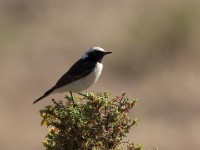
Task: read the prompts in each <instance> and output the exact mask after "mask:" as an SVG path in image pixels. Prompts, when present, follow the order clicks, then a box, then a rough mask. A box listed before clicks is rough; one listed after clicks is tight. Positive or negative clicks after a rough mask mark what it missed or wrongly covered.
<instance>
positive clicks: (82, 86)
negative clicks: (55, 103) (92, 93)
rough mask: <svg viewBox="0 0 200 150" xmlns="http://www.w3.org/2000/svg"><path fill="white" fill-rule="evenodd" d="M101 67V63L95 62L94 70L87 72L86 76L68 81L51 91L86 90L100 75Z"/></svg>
mask: <svg viewBox="0 0 200 150" xmlns="http://www.w3.org/2000/svg"><path fill="white" fill-rule="evenodd" d="M102 69H103V64H102V63H99V62H97V64H96V67H95V68H94V70H93V71H92V72H91V73H90V74H88V75H87V76H86V77H84V78H82V79H79V80H77V81H74V82H72V83H69V84H67V85H65V86H63V87H61V88H58V89H56V90H55V91H54V92H53V93H63V92H70V91H71V92H76V93H78V92H81V91H83V90H86V89H87V88H89V87H90V86H92V85H93V84H94V83H96V82H97V80H98V78H99V76H100V75H101V71H102Z"/></svg>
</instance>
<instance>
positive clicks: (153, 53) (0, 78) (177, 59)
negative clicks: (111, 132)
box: [0, 0, 200, 150]
mask: <svg viewBox="0 0 200 150" xmlns="http://www.w3.org/2000/svg"><path fill="white" fill-rule="evenodd" d="M199 8H200V1H198V0H163V1H160V0H151V1H148V0H126V1H121V0H115V1H106V0H101V1H92V0H84V1H77V0H73V1H72V0H67V1H66V0H65V1H64V0H60V1H55V0H48V1H47V0H42V1H41V0H34V1H31V0H9V1H8V0H0V70H1V72H0V114H1V123H0V133H1V134H0V149H1V150H27V149H28V150H35V149H43V147H42V143H41V142H42V141H43V140H44V139H45V135H46V134H47V131H46V129H45V127H41V126H40V121H41V117H40V115H39V110H40V109H42V108H43V107H44V106H45V105H48V104H51V101H50V100H51V98H58V99H63V97H64V95H63V94H57V95H56V94H55V95H51V96H49V97H48V98H46V99H45V100H43V101H41V102H39V103H37V104H36V105H32V102H33V101H34V100H35V99H36V98H38V97H39V96H41V95H42V94H43V93H44V92H45V91H46V90H48V89H49V88H50V87H51V86H53V85H54V84H55V82H56V81H57V80H58V79H59V78H60V77H61V75H62V74H63V73H65V71H66V70H68V68H69V67H70V66H71V65H72V64H73V63H74V62H75V61H76V60H77V59H79V58H80V57H81V56H82V55H83V53H84V52H85V51H86V50H87V49H88V48H90V47H93V46H100V47H103V48H104V49H105V50H107V51H112V52H113V54H112V55H110V56H107V57H106V58H105V59H104V61H103V63H104V71H103V74H102V76H101V77H100V79H99V81H98V82H97V84H95V85H94V86H93V87H91V88H90V89H88V90H87V91H92V92H96V91H99V90H108V91H110V93H111V95H113V96H115V95H120V93H121V92H122V91H126V92H127V93H128V97H130V98H135V97H137V98H139V99H140V101H139V103H138V104H137V107H136V109H135V110H134V111H133V113H134V115H135V116H138V117H139V120H140V121H139V125H138V126H136V127H134V128H133V130H132V131H131V133H129V135H128V139H129V140H130V141H133V142H135V143H141V144H143V145H144V146H145V148H146V149H147V150H149V149H152V148H154V147H156V146H157V147H159V148H160V149H162V150H167V149H170V150H182V149H190V150H197V149H200V132H199V127H200V102H199V101H200V99H199V97H200V92H199V90H200V57H199V56H200V50H199V49H200V9H199Z"/></svg>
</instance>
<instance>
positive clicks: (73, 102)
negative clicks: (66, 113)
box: [69, 92, 75, 106]
mask: <svg viewBox="0 0 200 150" xmlns="http://www.w3.org/2000/svg"><path fill="white" fill-rule="evenodd" d="M69 93H70V95H71V98H72V103H73V104H74V106H75V102H74V97H73V95H72V92H69Z"/></svg>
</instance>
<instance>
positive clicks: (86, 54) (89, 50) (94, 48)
mask: <svg viewBox="0 0 200 150" xmlns="http://www.w3.org/2000/svg"><path fill="white" fill-rule="evenodd" d="M93 51H102V52H105V50H104V49H103V48H101V47H92V48H90V49H88V50H87V51H86V52H85V54H84V55H83V56H82V59H84V58H86V57H88V53H90V52H93Z"/></svg>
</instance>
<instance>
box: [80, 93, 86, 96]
mask: <svg viewBox="0 0 200 150" xmlns="http://www.w3.org/2000/svg"><path fill="white" fill-rule="evenodd" d="M78 94H79V95H81V96H84V97H87V95H86V94H82V93H78Z"/></svg>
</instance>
